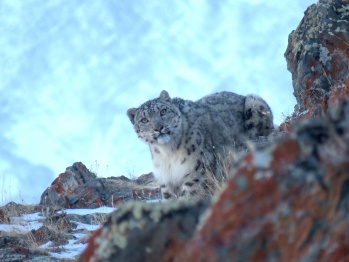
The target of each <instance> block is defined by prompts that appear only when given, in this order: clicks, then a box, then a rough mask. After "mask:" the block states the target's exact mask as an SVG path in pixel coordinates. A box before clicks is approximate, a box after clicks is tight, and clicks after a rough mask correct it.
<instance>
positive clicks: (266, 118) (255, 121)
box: [244, 95, 274, 139]
mask: <svg viewBox="0 0 349 262" xmlns="http://www.w3.org/2000/svg"><path fill="white" fill-rule="evenodd" d="M244 113H245V128H246V131H247V133H248V134H249V137H250V139H256V138H258V137H259V136H267V135H269V134H270V133H271V132H272V130H273V129H274V125H273V113H272V112H271V109H270V107H269V105H268V104H267V103H266V102H265V101H264V100H263V99H262V98H261V97H259V96H257V95H247V96H246V100H245V110H244Z"/></svg>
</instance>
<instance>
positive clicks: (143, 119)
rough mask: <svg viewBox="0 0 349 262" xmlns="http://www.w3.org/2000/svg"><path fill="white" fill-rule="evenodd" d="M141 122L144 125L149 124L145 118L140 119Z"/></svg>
mask: <svg viewBox="0 0 349 262" xmlns="http://www.w3.org/2000/svg"><path fill="white" fill-rule="evenodd" d="M141 122H142V123H143V124H146V123H148V122H149V120H148V119H146V118H142V119H141Z"/></svg>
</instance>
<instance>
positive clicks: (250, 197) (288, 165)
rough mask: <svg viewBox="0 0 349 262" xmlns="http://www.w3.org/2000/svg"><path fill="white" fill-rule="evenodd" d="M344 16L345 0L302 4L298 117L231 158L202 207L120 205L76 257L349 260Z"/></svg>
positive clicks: (291, 55)
mask: <svg viewBox="0 0 349 262" xmlns="http://www.w3.org/2000/svg"><path fill="white" fill-rule="evenodd" d="M348 25H349V1H348V0H346V1H345V0H342V1H340V0H320V1H318V3H317V4H315V5H312V6H311V7H309V8H308V9H307V11H306V12H305V16H304V18H303V19H302V21H301V23H300V25H299V26H298V28H297V29H296V30H295V31H294V32H292V33H291V35H290V38H289V45H288V47H287V51H286V53H285V56H286V59H287V63H288V68H289V69H290V71H291V73H292V78H293V85H294V90H295V91H294V94H295V96H296V98H297V106H296V108H295V113H294V115H293V119H292V120H293V123H292V124H294V127H293V128H286V130H289V133H288V134H286V135H285V136H284V137H282V138H278V139H276V140H277V141H275V142H274V143H273V144H272V145H270V146H269V147H267V148H265V149H261V150H256V151H255V152H251V153H248V154H247V155H246V156H245V157H244V158H243V159H242V162H241V163H239V165H238V166H234V167H233V166H231V167H230V169H229V172H230V174H231V178H230V179H229V180H228V181H227V185H226V187H225V189H224V191H223V192H222V193H220V194H219V195H217V196H216V197H215V200H214V202H213V204H212V205H210V206H209V207H208V209H207V210H206V211H205V212H204V213H203V214H202V215H199V217H196V216H194V217H193V216H192V215H188V212H190V210H191V209H193V210H194V211H195V210H196V205H195V204H192V203H191V204H188V203H177V204H173V206H172V205H168V204H167V203H166V205H162V204H158V205H155V206H151V205H149V204H148V205H147V204H145V203H138V204H137V206H125V207H120V209H119V210H118V211H117V212H116V213H114V214H113V215H112V217H113V218H112V219H111V220H109V221H108V222H107V223H106V224H105V225H104V226H103V227H102V228H101V229H100V230H98V231H97V232H95V234H94V236H93V237H92V238H91V239H90V242H89V245H88V247H87V249H86V250H85V252H84V253H83V255H82V257H81V261H118V260H119V259H120V261H122V259H124V258H126V257H127V258H132V261H348V259H349V236H348V233H347V232H349V220H348V217H349V99H348V100H346V102H342V101H343V100H345V98H347V97H348V88H349V80H348V78H349V70H348V66H349V60H348V59H349V45H348V42H349V40H348V39H349V38H348V28H349V27H348ZM300 119H303V120H302V121H299V120H300ZM295 120H298V121H295ZM295 122H296V123H295ZM287 124H289V123H287V122H286V123H285V124H284V125H286V126H287ZM197 205H200V204H197ZM139 210H143V211H141V212H139ZM155 210H166V212H161V215H157V216H155V215H153V214H154V211H155ZM199 213H200V212H199ZM169 214H170V215H169ZM152 216H155V217H157V218H158V219H157V220H152V219H149V217H152ZM159 217H160V219H159ZM165 218H166V219H165ZM154 221H155V222H156V221H157V222H156V223H155V224H154ZM156 225H157V226H158V227H159V228H167V226H166V227H164V225H171V226H169V228H170V230H169V231H166V232H162V230H156V229H157V226H156ZM186 225H190V229H188V228H185V226H186ZM194 227H195V230H193V228H194ZM173 228H175V229H181V230H183V229H185V230H183V232H185V231H187V230H189V232H190V233H189V234H185V235H184V237H181V235H182V234H183V232H182V231H178V230H174V229H173ZM178 232H180V233H178ZM136 236H137V237H139V238H140V239H141V241H140V243H141V245H139V243H137V241H132V240H134V239H136ZM159 239H160V240H161V241H159ZM144 240H146V241H144ZM164 243H167V244H165V245H164ZM130 250H133V251H135V250H137V251H138V250H141V251H140V253H139V254H130ZM154 254H156V256H153V255H154Z"/></svg>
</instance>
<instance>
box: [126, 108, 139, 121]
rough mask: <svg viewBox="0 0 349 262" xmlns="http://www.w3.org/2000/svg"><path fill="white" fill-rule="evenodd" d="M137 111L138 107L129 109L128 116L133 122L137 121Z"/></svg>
mask: <svg viewBox="0 0 349 262" xmlns="http://www.w3.org/2000/svg"><path fill="white" fill-rule="evenodd" d="M136 111H137V108H130V109H129V110H127V116H128V118H129V119H130V121H131V123H132V124H134V123H135V116H136Z"/></svg>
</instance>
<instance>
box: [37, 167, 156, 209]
mask: <svg viewBox="0 0 349 262" xmlns="http://www.w3.org/2000/svg"><path fill="white" fill-rule="evenodd" d="M152 178H153V177H151V175H150V174H148V175H146V176H142V177H140V178H138V179H136V180H131V179H129V178H127V177H124V176H121V177H110V178H99V177H97V176H96V175H95V174H94V173H92V172H90V171H89V170H88V169H87V168H86V166H85V165H84V164H82V163H80V162H79V163H74V164H73V166H71V167H68V168H67V169H66V172H64V173H62V174H60V175H59V176H58V177H57V178H56V179H55V180H54V181H53V182H52V184H51V186H50V187H49V188H47V189H46V190H45V191H44V192H43V194H42V195H41V201H40V204H41V205H42V207H43V210H44V212H45V213H49V212H51V213H52V212H55V211H56V210H58V209H59V208H60V207H64V208H97V207H101V206H110V207H114V206H116V205H119V204H120V203H124V202H127V201H130V200H152V199H155V198H156V197H159V188H158V187H154V186H148V185H149V184H150V183H151V182H152V181H153V180H152Z"/></svg>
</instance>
